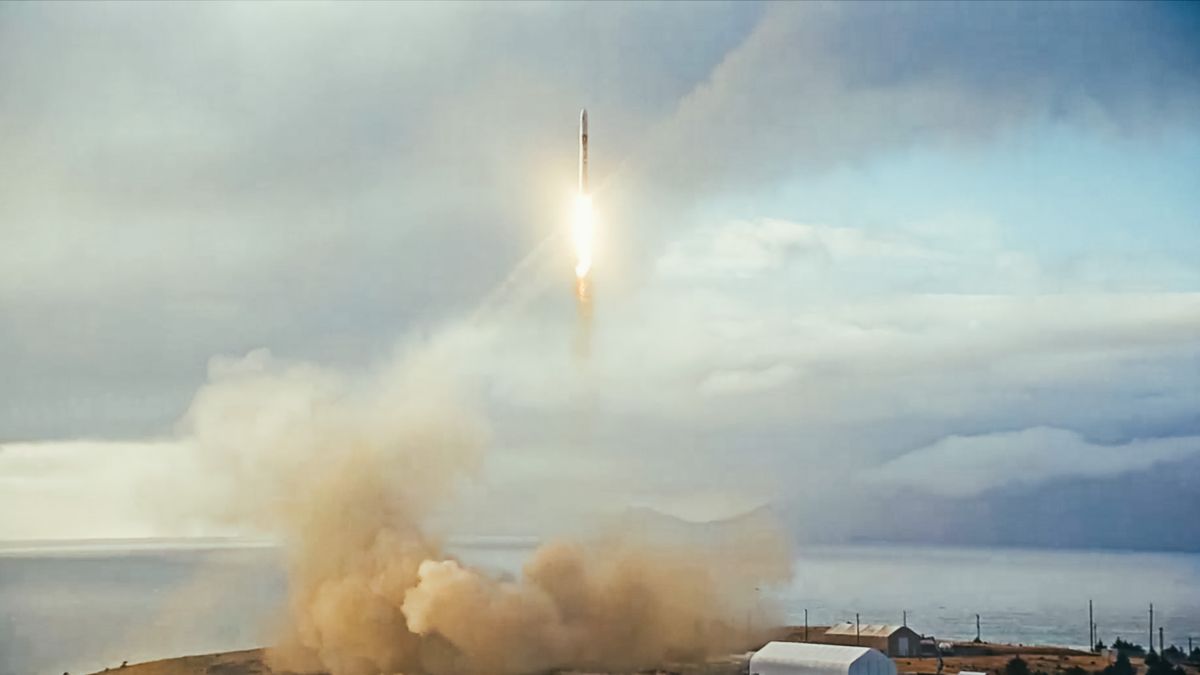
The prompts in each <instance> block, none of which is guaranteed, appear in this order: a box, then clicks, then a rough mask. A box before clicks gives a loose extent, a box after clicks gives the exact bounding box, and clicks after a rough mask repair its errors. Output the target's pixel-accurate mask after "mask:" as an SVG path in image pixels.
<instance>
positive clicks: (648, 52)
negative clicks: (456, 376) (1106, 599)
mask: <svg viewBox="0 0 1200 675" xmlns="http://www.w3.org/2000/svg"><path fill="white" fill-rule="evenodd" d="M583 106H586V107H588V109H589V111H590V117H591V142H592V177H593V184H594V187H595V188H596V204H597V209H598V213H599V217H600V240H599V247H600V249H599V253H598V255H597V269H596V304H595V311H594V317H593V325H592V330H593V334H592V335H591V346H590V350H589V354H588V356H587V358H582V357H581V356H580V353H579V349H578V341H579V335H578V333H579V330H580V328H579V325H578V322H577V317H576V310H575V307H574V306H573V298H572V295H571V291H572V288H571V286H572V278H571V267H572V265H573V261H572V260H571V259H570V256H569V254H568V253H567V251H566V249H565V244H563V242H562V241H561V233H562V232H563V231H564V230H565V228H566V227H567V226H568V221H569V215H568V214H569V213H570V205H571V202H570V200H571V190H572V182H573V180H574V177H575V162H576V145H575V143H576V138H575V134H576V125H577V120H578V111H579V108H580V107H583ZM0 233H2V235H3V236H2V239H0V241H2V243H3V245H2V246H0V310H2V311H0V375H2V377H0V538H7V539H35V538H58V537H92V536H96V537H123V536H151V535H186V534H202V533H211V532H213V531H215V530H213V529H211V528H210V527H208V526H207V525H205V524H204V523H202V522H199V521H196V522H193V521H191V520H189V519H187V518H161V517H159V516H160V515H161V514H160V513H159V512H160V511H162V509H160V508H158V506H157V504H158V503H159V501H160V499H161V496H162V494H163V493H164V492H167V493H169V492H171V491H174V490H176V489H178V488H179V487H180V486H182V485H185V484H186V483H187V482H188V481H189V480H198V479H197V478H196V477H195V476H194V475H191V474H189V473H188V470H187V469H186V467H188V466H190V465H189V464H188V460H187V459H186V458H185V457H183V455H185V454H186V452H187V450H186V448H185V447H184V446H185V445H186V444H184V443H181V441H180V440H179V432H178V429H179V426H178V421H179V419H180V418H181V416H183V415H184V413H185V411H186V410H187V409H188V406H189V402H190V401H191V400H192V397H193V396H194V394H195V393H196V391H197V389H198V388H199V387H201V386H202V385H203V384H204V383H205V381H206V379H207V377H208V375H207V373H208V371H209V366H210V361H212V359H214V358H215V357H226V358H237V357H240V356H243V355H245V354H247V353H249V352H251V351H253V350H257V349H267V350H269V351H270V353H271V354H272V355H273V358H274V359H276V360H279V361H283V362H286V363H294V362H313V363H317V364H321V365H322V366H324V367H328V368H333V369H338V370H342V371H345V372H349V373H356V372H366V371H370V370H371V369H372V368H373V365H372V364H375V363H379V362H381V361H386V360H387V359H389V358H390V356H389V355H390V354H392V353H393V351H394V349H395V345H396V344H397V343H401V344H410V343H412V342H414V341H420V340H428V339H435V338H431V337H430V336H436V335H439V334H441V333H442V332H444V331H446V330H468V328H463V327H464V326H468V327H469V330H471V331H475V332H477V333H478V334H480V335H483V336H486V337H484V338H480V340H485V341H486V348H483V349H475V350H468V353H464V354H463V357H462V361H463V364H462V368H461V370H462V371H463V372H464V373H467V374H469V377H470V379H471V381H472V382H473V383H475V384H476V385H477V389H478V396H479V398H480V400H481V405H482V406H483V407H484V408H485V409H486V411H487V416H488V418H489V422H490V425H491V427H492V435H491V439H492V440H491V447H490V448H489V451H488V455H487V460H486V466H485V469H484V471H483V473H482V475H479V476H476V477H475V478H474V479H472V480H471V481H470V482H469V483H468V484H466V485H464V487H463V494H462V498H461V500H460V501H459V502H458V506H457V507H456V508H457V511H455V512H454V513H452V514H449V515H447V517H448V518H452V519H453V520H454V523H455V525H454V528H455V529H456V530H458V531H464V532H465V531H473V532H484V533H508V534H514V533H536V532H540V531H544V530H548V529H563V528H568V529H569V527H570V524H571V523H577V522H581V521H583V520H586V519H587V518H589V517H591V516H594V515H596V514H603V513H611V512H614V511H620V510H622V509H626V508H630V507H647V508H653V509H657V510H660V511H663V512H666V513H670V514H673V515H677V516H680V517H684V518H688V519H692V520H703V519H711V518H723V517H728V516H732V515H736V514H738V513H741V512H744V511H746V510H749V509H754V508H756V507H760V506H764V505H766V506H769V507H770V508H772V509H773V510H775V511H776V512H778V513H780V514H783V516H784V517H785V518H786V519H787V522H788V523H789V526H790V527H791V528H793V530H794V531H795V533H796V534H797V536H798V537H800V538H801V539H803V540H813V541H847V540H858V539H873V540H880V539H882V540H903V541H926V542H948V543H971V544H992V543H1001V544H1012V545H1037V546H1088V545H1091V546H1109V547H1140V548H1172V549H1192V550H1197V549H1200V521H1197V520H1196V519H1195V518H1194V517H1191V515H1190V514H1195V513H1197V512H1200V489H1198V488H1197V487H1196V486H1197V485H1200V263H1198V262H1197V261H1200V12H1197V11H1196V9H1195V8H1194V7H1192V6H1189V5H1186V4H1148V3H1138V4H1117V3H1089V4H1054V5H1052V4H1043V3H1038V4H1018V3H1001V4H993V5H988V4H983V3H965V4H961V5H957V4H941V3H939V4H928V5H900V4H893V5H867V4H855V5H823V4H817V3H795V4H787V5H763V4H756V3H738V4H717V3H708V4H703V5H694V6H682V5H677V4H661V5H656V4H636V5H635V4H628V5H621V4H610V3H603V4H594V5H590V4H589V5H585V4H582V3H569V4H557V5H550V4H532V5H499V4H479V5H471V4H461V5H451V6H432V5H428V6H427V5H416V4H411V5H410V4H404V5H401V4H387V5H385V4H364V5H356V4H338V5H332V4H316V3H305V4H295V5H283V4H277V3H270V4H240V5H235V4H216V3H213V4H200V3H193V4H165V3H164V4H140V3H139V4H101V3H86V4H32V3H7V4H4V5H2V6H0ZM514 270H515V272H514ZM256 358H257V357H256ZM550 505H553V506H550Z"/></svg>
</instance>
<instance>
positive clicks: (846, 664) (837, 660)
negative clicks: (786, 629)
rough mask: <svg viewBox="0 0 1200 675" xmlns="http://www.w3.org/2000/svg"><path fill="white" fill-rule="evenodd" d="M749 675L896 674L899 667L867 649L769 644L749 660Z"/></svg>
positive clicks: (800, 643) (880, 654)
mask: <svg viewBox="0 0 1200 675" xmlns="http://www.w3.org/2000/svg"><path fill="white" fill-rule="evenodd" d="M749 675H896V666H895V664H893V663H892V660H891V659H889V658H888V657H886V656H884V655H883V653H882V652H880V651H878V650H875V649H869V648H867V647H843V646H840V645H822V644H812V643H809V642H768V643H767V645H766V646H765V647H763V648H762V649H760V650H758V651H757V652H755V653H754V655H753V656H751V657H750V673H749Z"/></svg>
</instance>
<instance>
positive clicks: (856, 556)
mask: <svg viewBox="0 0 1200 675" xmlns="http://www.w3.org/2000/svg"><path fill="white" fill-rule="evenodd" d="M457 553H458V554H459V555H461V556H462V557H463V558H465V559H467V560H470V561H472V562H475V563H478V564H482V565H485V566H487V567H489V568H492V569H496V570H505V571H516V570H518V569H519V568H520V565H521V562H522V561H523V560H524V558H525V557H526V555H527V554H528V550H525V549H520V548H512V547H487V546H472V547H462V548H460V550H458V551H457ZM762 593H763V597H764V602H767V601H774V602H776V603H778V604H779V605H780V606H782V608H783V610H784V611H785V613H786V615H787V618H788V619H789V620H790V621H791V622H793V623H796V624H799V623H801V622H802V621H803V620H804V610H805V609H806V608H807V609H808V612H809V621H810V623H812V624H829V623H833V622H837V621H842V620H853V619H854V614H855V612H858V613H859V614H860V615H861V617H862V621H863V622H864V623H883V622H888V623H898V622H899V621H900V620H901V612H902V611H903V610H907V611H908V622H909V625H911V626H912V627H913V628H915V629H916V630H917V631H918V632H921V633H924V634H932V635H936V636H938V637H940V638H959V639H966V638H971V637H974V635H975V614H976V613H979V614H980V615H981V617H982V620H981V623H982V630H983V637H984V639H987V640H993V641H1004V642H1018V643H1026V644H1029V643H1035V642H1036V643H1044V644H1060V645H1082V644H1084V643H1086V640H1087V637H1086V636H1087V601H1088V598H1092V599H1093V600H1094V601H1095V607H1096V622H1097V624H1099V626H1100V635H1101V637H1102V638H1104V639H1105V640H1106V641H1110V640H1111V639H1112V638H1113V637H1114V636H1116V635H1120V636H1122V637H1125V638H1127V639H1133V640H1134V641H1137V642H1141V643H1145V641H1146V631H1147V629H1146V618H1147V617H1146V609H1147V605H1148V603H1149V602H1151V601H1153V602H1154V606H1155V623H1156V625H1162V626H1163V627H1164V628H1165V637H1166V640H1167V642H1168V643H1171V642H1175V643H1177V644H1185V643H1186V642H1187V636H1188V635H1191V636H1193V637H1200V555H1193V554H1174V553H1120V552H1095V551H1087V552H1082V551H1032V550H1015V549H983V548H923V547H899V546H845V547H815V548H808V549H805V550H804V551H801V552H800V553H799V554H798V556H797V559H796V575H795V579H794V580H793V582H792V583H791V584H790V585H789V586H787V587H784V588H777V589H763V590H762ZM284 596H285V582H284V578H283V574H282V572H281V567H280V560H279V553H278V551H277V550H276V549H274V548H272V547H269V546H228V545H212V544H208V545H197V544H194V543H192V544H179V543H163V544H155V545H142V546H138V547H136V548H135V547H130V546H127V545H121V546H116V545H106V546H95V545H91V546H82V545H80V546H65V547H58V548H56V549H45V548H36V547H35V548H30V547H26V548H14V547H11V546H10V547H8V548H0V675H31V674H41V673H55V674H57V673H62V672H71V673H85V672H91V671H95V670H100V669H103V668H104V667H105V666H116V665H118V664H120V662H121V661H123V660H129V661H130V662H136V661H143V660H147V659H153V658H163V657H168V656H178V655H183V654H194V653H203V652H210V651H222V650H230V649H238V648H245V647H252V646H257V645H261V644H263V643H264V642H266V641H267V640H268V639H269V637H270V635H271V634H272V626H273V625H274V623H275V622H276V621H277V620H278V617H279V610H280V607H281V606H282V603H283V599H284Z"/></svg>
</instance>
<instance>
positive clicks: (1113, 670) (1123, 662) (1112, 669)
mask: <svg viewBox="0 0 1200 675" xmlns="http://www.w3.org/2000/svg"><path fill="white" fill-rule="evenodd" d="M1100 672H1101V675H1137V670H1136V669H1135V668H1134V667H1133V664H1132V663H1130V662H1129V655H1128V654H1126V653H1125V652H1117V661H1116V663H1114V664H1112V665H1111V666H1107V667H1105V669H1104V670H1102V671H1100Z"/></svg>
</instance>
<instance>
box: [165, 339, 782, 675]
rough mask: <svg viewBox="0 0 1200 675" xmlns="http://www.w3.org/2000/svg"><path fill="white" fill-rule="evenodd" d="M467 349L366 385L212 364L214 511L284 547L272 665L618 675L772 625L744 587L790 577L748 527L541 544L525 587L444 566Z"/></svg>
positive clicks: (205, 450) (405, 363) (477, 425)
mask: <svg viewBox="0 0 1200 675" xmlns="http://www.w3.org/2000/svg"><path fill="white" fill-rule="evenodd" d="M461 337H462V336H458V337H456V338H449V339H446V340H441V341H439V342H437V343H436V344H429V345H424V346H420V347H418V348H414V349H410V350H408V351H406V352H405V353H403V354H402V355H401V356H400V357H399V358H397V359H396V361H395V363H394V364H392V365H390V366H389V367H386V368H383V369H382V370H381V371H380V372H379V373H377V374H374V375H372V376H370V377H366V378H350V377H347V376H345V375H342V374H339V373H336V372H331V371H328V370H324V369H321V368H317V367H313V366H309V365H291V366H282V365H279V364H275V363H273V362H272V360H271V358H270V356H269V355H268V354H266V353H253V354H251V355H249V356H248V357H246V358H245V359H241V360H237V361H222V362H218V363H214V365H213V367H212V368H211V369H210V370H211V372H210V380H211V381H210V383H209V384H208V385H206V386H205V387H204V388H203V389H202V390H201V391H200V392H199V393H198V394H197V396H196V397H195V400H194V401H193V403H192V406H191V408H190V410H189V412H188V415H187V417H186V421H185V424H184V427H185V428H184V431H185V433H186V434H187V435H188V436H189V438H190V439H192V440H191V442H193V443H194V444H195V446H196V448H197V450H198V451H199V452H200V453H201V456H202V457H203V458H204V461H208V462H212V463H213V464H214V468H216V469H217V470H218V473H219V474H220V475H221V476H223V480H222V481H221V485H220V490H219V492H218V494H219V505H220V507H221V509H222V512H223V513H224V515H225V516H227V517H229V518H231V519H234V520H235V521H237V522H241V523H251V524H254V525H256V526H258V527H260V528H262V529H264V530H267V531H271V532H274V533H277V534H278V535H279V536H281V537H283V539H284V540H285V542H286V546H287V554H288V565H289V568H288V574H289V584H290V597H289V607H288V612H287V619H286V621H285V625H284V629H283V635H282V636H281V639H280V641H279V644H278V645H277V646H276V647H275V648H274V649H273V650H272V652H271V661H272V666H273V667H276V668H277V669H286V670H290V671H296V672H317V671H320V672H326V671H327V672H330V673H332V674H333V675H370V674H375V673H392V672H406V673H417V672H425V673H434V674H441V673H482V672H488V673H501V674H503V673H513V674H515V673H526V672H535V671H544V670H547V669H553V668H589V669H598V670H615V669H632V668H639V667H647V666H653V665H658V664H662V663H666V662H678V661H696V660H700V659H703V658H705V657H707V656H711V655H715V654H721V653H728V652H729V651H730V650H734V649H737V648H743V647H745V646H747V645H748V644H749V643H750V642H751V641H752V640H753V639H754V638H755V637H756V634H759V633H761V632H762V628H763V627H764V626H767V625H770V623H771V621H770V620H769V617H770V612H769V610H767V609H766V608H764V607H762V606H761V605H760V602H759V598H758V594H757V593H756V590H757V587H758V586H759V585H760V584H764V583H768V582H771V581H779V580H782V579H785V578H786V575H787V571H788V562H787V561H788V556H787V551H786V549H785V547H784V546H782V545H781V544H780V540H779V539H778V538H777V537H775V536H774V534H773V533H771V532H768V531H767V530H764V529H763V528H761V527H752V528H746V532H744V533H737V534H734V535H732V536H731V535H730V533H729V532H728V530H727V529H726V530H724V531H722V532H721V533H720V536H719V537H717V538H711V537H707V538H706V537H700V538H697V537H695V536H692V537H690V538H689V537H679V536H674V535H670V534H669V533H654V534H653V535H652V534H651V533H649V532H648V531H645V530H643V531H642V532H641V533H640V534H638V535H631V534H629V532H630V529H629V528H621V529H620V530H615V531H614V532H608V533H596V534H593V535H592V536H591V537H590V538H587V539H585V540H583V541H580V542H555V543H550V544H547V545H545V546H543V547H542V548H540V549H539V550H538V551H537V552H536V553H535V554H534V555H533V557H532V558H531V559H530V560H529V562H528V563H527V564H526V566H525V568H524V571H523V574H522V576H521V578H519V579H500V578H495V577H492V576H488V575H487V574H484V573H482V572H480V571H478V570H475V569H472V568H471V567H469V566H467V565H464V564H463V563H461V562H459V561H457V560H455V559H453V558H451V557H449V556H447V555H446V554H445V553H444V552H443V550H442V546H441V542H440V541H439V539H438V537H437V536H435V535H434V534H432V533H431V532H430V531H429V523H430V517H431V516H433V515H435V514H436V513H437V512H438V509H439V508H442V507H444V506H445V505H446V504H447V503H448V501H449V499H450V497H451V495H452V494H453V493H454V489H455V484H456V483H457V482H459V481H460V480H462V479H463V478H464V477H467V476H470V475H471V474H472V473H473V472H474V471H475V470H476V469H477V467H478V466H479V464H480V460H481V457H482V451H483V449H484V447H485V446H486V443H487V438H488V432H487V428H486V424H485V422H484V420H483V419H482V417H481V415H479V414H478V413H476V412H474V411H473V407H472V405H471V404H470V397H469V396H468V395H467V392H466V391H465V390H464V389H463V388H462V387H461V386H460V382H461V381H462V378H461V377H460V376H458V375H456V374H455V373H456V371H458V370H459V369H458V367H457V364H458V363H461V362H462V361H463V360H464V359H463V358H462V357H463V356H464V354H465V353H468V352H470V351H471V350H472V349H477V348H478V346H479V343H478V342H473V341H472V340H471V339H459V338H461ZM546 508H553V506H552V505H549V504H548V505H546ZM635 531H636V530H635Z"/></svg>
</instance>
